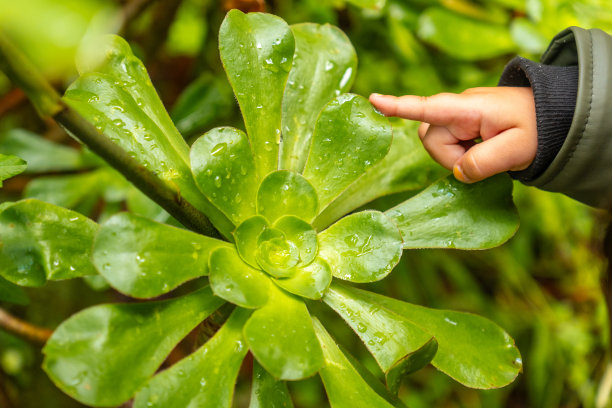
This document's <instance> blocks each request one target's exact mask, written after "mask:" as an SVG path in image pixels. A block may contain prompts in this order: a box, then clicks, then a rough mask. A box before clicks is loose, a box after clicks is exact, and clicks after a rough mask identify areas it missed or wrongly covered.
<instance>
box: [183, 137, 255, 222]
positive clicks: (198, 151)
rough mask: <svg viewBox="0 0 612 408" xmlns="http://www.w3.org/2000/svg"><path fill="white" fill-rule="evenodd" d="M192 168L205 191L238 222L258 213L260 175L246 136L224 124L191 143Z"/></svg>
mask: <svg viewBox="0 0 612 408" xmlns="http://www.w3.org/2000/svg"><path fill="white" fill-rule="evenodd" d="M191 171H192V172H193V177H194V178H195V180H196V183H197V184H198V187H199V188H200V191H201V192H202V194H204V195H205V196H206V198H208V200H210V202H211V203H213V204H214V205H215V206H216V207H217V208H218V209H219V210H220V211H222V212H223V213H224V214H225V215H226V216H227V217H228V218H229V219H230V220H232V222H233V223H234V224H235V225H238V224H240V222H241V221H243V220H244V219H245V218H248V217H249V216H251V215H254V214H255V195H256V193H257V175H256V174H255V161H254V160H253V153H252V152H251V146H250V144H249V140H248V139H247V136H246V135H245V134H244V132H242V131H241V130H238V129H234V128H229V127H221V128H215V129H213V130H211V131H209V132H207V133H205V134H204V135H203V136H201V137H200V138H199V139H198V140H196V142H195V143H194V144H193V146H191Z"/></svg>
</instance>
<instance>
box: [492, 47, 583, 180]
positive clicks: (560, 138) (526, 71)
mask: <svg viewBox="0 0 612 408" xmlns="http://www.w3.org/2000/svg"><path fill="white" fill-rule="evenodd" d="M499 86H531V89H532V90H533V96H534V99H535V108H536V121H537V128H538V150H537V153H536V157H535V159H534V160H533V162H532V163H531V165H530V166H529V167H527V168H526V169H525V170H521V171H511V172H509V173H510V176H512V178H514V179H517V180H520V181H531V180H534V179H536V178H537V177H538V176H539V175H540V174H542V173H543V172H544V170H546V168H548V166H549V165H550V163H552V161H553V159H554V158H555V156H556V155H557V153H559V150H560V149H561V146H562V145H563V142H565V137H566V136H567V134H568V132H569V129H570V126H571V124H572V118H573V116H574V110H575V109H576V94H577V92H578V67H577V66H568V67H562V66H553V65H543V64H538V63H536V62H533V61H530V60H528V59H525V58H522V57H516V58H514V59H513V60H512V61H510V62H509V63H508V65H506V68H505V69H504V72H503V74H502V76H501V79H500V80H499Z"/></svg>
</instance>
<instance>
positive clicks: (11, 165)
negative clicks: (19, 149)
mask: <svg viewBox="0 0 612 408" xmlns="http://www.w3.org/2000/svg"><path fill="white" fill-rule="evenodd" d="M26 167H28V165H27V164H26V162H25V161H24V160H22V159H20V158H19V157H17V156H12V155H5V154H0V187H2V182H3V181H4V180H6V179H9V178H11V177H14V176H16V175H18V174H19V173H23V172H24V170H25V169H26Z"/></svg>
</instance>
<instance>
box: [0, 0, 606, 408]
mask: <svg viewBox="0 0 612 408" xmlns="http://www.w3.org/2000/svg"><path fill="white" fill-rule="evenodd" d="M136 3H139V2H137V1H134V0H129V1H128V0H126V1H124V0H115V1H105V0H21V1H17V2H11V1H2V2H0V27H1V29H2V31H4V32H5V33H6V34H7V35H9V36H10V37H11V38H12V39H13V40H14V41H15V42H17V43H18V44H19V45H20V47H21V48H22V49H23V50H24V51H26V53H27V54H28V56H29V57H30V58H32V60H33V61H34V62H35V64H36V65H37V66H38V67H39V68H40V69H41V70H43V71H44V72H45V74H46V75H47V76H48V78H49V79H51V80H53V81H54V83H55V84H57V85H58V87H60V88H61V87H63V86H65V84H67V83H68V82H70V81H71V80H72V79H73V77H74V75H75V69H74V62H73V61H74V54H75V52H76V50H77V48H78V45H79V43H80V41H81V40H82V38H83V37H84V36H86V35H88V34H95V33H98V32H118V31H119V32H121V33H122V34H123V35H125V36H126V37H127V38H128V40H130V42H131V43H132V45H133V47H134V49H136V50H138V51H139V52H140V54H141V55H140V57H141V58H143V59H144V60H145V61H146V63H147V68H148V69H149V72H150V73H151V75H152V77H153V82H154V83H155V85H156V87H157V88H158V89H159V92H160V94H161V97H162V99H163V100H164V102H165V103H166V106H167V107H168V108H169V109H170V110H171V112H172V114H173V118H174V119H175V120H176V121H177V124H178V126H179V129H180V130H181V132H182V133H183V135H184V136H185V137H186V138H187V139H188V140H191V138H194V137H196V136H198V135H199V134H201V133H203V132H204V131H206V130H208V129H210V128H211V127H213V126H215V125H216V124H217V123H226V124H227V123H228V121H229V122H230V123H231V124H233V125H235V126H238V127H240V126H242V125H241V123H240V116H239V114H238V110H237V106H236V103H235V101H234V99H233V97H232V94H231V92H229V87H228V84H227V80H226V78H225V76H224V73H223V71H222V69H221V65H220V61H219V57H218V51H217V38H216V35H217V34H216V33H217V32H218V29H219V24H220V22H221V20H222V18H223V16H224V14H225V10H224V9H223V7H222V3H226V2H225V1H217V0H183V1H177V0H172V1H168V0H158V1H151V2H147V1H144V2H142V3H143V7H142V8H141V9H137V12H135V13H132V14H130V13H128V12H127V11H129V10H130V5H132V6H133V5H135V4H136ZM170 3H172V4H170ZM227 3H229V2H227ZM169 4H170V6H172V5H175V6H176V7H170V6H169ZM267 10H268V11H269V12H273V13H275V14H278V15H280V16H281V17H283V18H284V19H285V20H286V21H288V22H289V23H298V22H304V21H314V22H318V23H325V22H328V23H331V24H335V25H338V26H340V27H341V28H342V29H343V30H344V31H345V32H346V33H347V35H348V36H349V38H350V39H351V41H352V43H353V44H354V45H355V47H356V49H357V55H358V57H359V69H358V71H357V72H358V76H357V79H356V82H355V85H354V88H353V89H354V90H355V92H357V93H360V94H363V95H368V94H369V93H371V92H380V93H390V94H397V95H399V94H407V93H410V94H422V95H430V94H433V93H437V92H442V91H445V92H446V91H451V92H461V91H462V90H464V89H466V88H469V87H476V86H494V85H495V84H496V83H497V80H498V78H499V75H500V73H501V71H502V69H503V66H504V65H505V63H506V62H507V61H508V60H509V59H510V58H511V57H512V56H513V55H516V54H520V55H523V56H526V57H530V58H532V59H537V58H538V56H539V54H541V53H542V52H543V51H544V50H545V48H546V46H547V45H548V42H549V41H550V39H551V38H552V37H553V36H554V35H555V34H556V33H557V32H559V31H560V30H562V29H564V28H566V27H568V26H571V25H578V26H581V27H585V28H591V27H598V28H602V29H604V30H607V31H608V32H612V4H611V3H609V2H606V1H603V0H489V1H486V0H387V1H386V2H385V1H384V0H367V1H366V0H351V1H348V0H347V1H343V0H276V1H272V0H269V1H267ZM132 11H133V10H132ZM126 16H127V17H126ZM154 33H161V34H154ZM160 35H161V38H160V37H159V36H160ZM16 128H20V129H25V130H23V131H18V132H29V133H27V136H24V137H19V138H18V137H16V136H15V130H12V129H16ZM0 132H4V133H2V135H0V153H3V154H17V153H16V149H17V150H18V149H21V153H20V154H18V155H20V156H21V157H24V158H26V160H27V154H31V155H35V154H39V155H40V154H43V155H44V154H47V155H48V157H49V158H51V157H55V158H56V159H57V157H58V155H60V156H61V155H64V156H63V157H65V159H62V160H61V163H59V164H58V163H57V160H48V161H47V162H48V166H47V167H44V166H43V168H40V167H39V168H37V167H34V168H32V167H30V168H29V171H30V172H29V173H26V174H24V175H20V176H18V177H16V178H15V179H11V180H8V181H7V182H5V186H4V187H5V188H3V189H2V190H1V191H0V201H7V200H15V199H18V198H20V197H22V196H23V195H24V194H25V195H35V196H37V197H41V196H40V194H43V193H41V191H54V192H55V193H56V194H55V195H53V196H49V197H48V200H50V201H53V200H64V201H63V205H68V204H67V203H68V201H70V199H73V201H74V204H73V205H71V206H72V207H73V208H75V209H76V210H77V211H81V212H83V213H84V214H87V215H90V216H92V217H94V218H96V219H100V218H104V217H106V216H108V215H110V214H112V213H114V212H117V211H119V210H121V209H124V208H125V207H126V206H128V207H129V208H131V209H138V211H139V213H141V214H148V216H150V217H152V218H155V217H158V218H156V219H157V220H163V219H164V217H165V218H167V215H164V214H162V213H160V212H159V209H158V208H157V207H156V206H155V205H154V204H152V203H150V202H149V201H147V200H146V199H144V198H143V197H141V196H139V195H138V194H137V193H134V192H130V191H128V190H126V187H125V183H124V182H123V180H122V179H121V178H120V177H119V176H118V175H116V174H114V175H113V174H111V172H110V171H109V170H108V169H107V168H106V167H105V166H102V165H101V164H100V163H99V162H98V161H97V160H96V159H95V158H92V157H91V155H90V154H89V153H86V152H80V151H79V150H78V149H79V148H78V147H76V145H75V144H74V142H73V141H72V140H71V139H70V138H69V137H68V136H67V135H65V133H63V132H62V131H61V130H59V129H58V128H57V127H55V126H54V125H52V124H50V123H46V122H42V121H40V120H39V119H37V118H36V116H35V114H34V112H33V110H32V109H31V107H29V105H28V104H27V102H25V101H24V99H23V97H20V96H19V94H18V92H17V93H16V92H15V91H13V90H12V88H11V86H10V84H8V82H7V80H6V78H5V77H4V76H3V75H1V74H0ZM37 135H38V136H37ZM37 138H38V139H37ZM37 140H38V142H37ZM47 141H53V142H59V143H60V144H61V145H63V146H60V147H58V146H57V145H54V147H53V148H51V147H49V143H46V142H47ZM18 142H19V143H18ZM24 149H25V150H26V151H27V152H28V153H26V154H23V152H24ZM45 149H51V150H45ZM57 149H61V152H60V150H57ZM66 149H70V150H66ZM41 152H42V153H41ZM32 157H35V156H32ZM54 161H55V162H56V165H55V166H53V163H54ZM32 162H33V163H35V162H34V161H33V160H32ZM36 163H37V164H38V166H40V162H39V161H36ZM100 174H104V176H100ZM58 179H59V180H63V181H59V182H58V181H55V183H64V184H63V185H66V186H67V185H68V184H70V182H71V181H70V180H77V181H73V182H74V183H76V184H77V185H78V187H77V188H72V189H71V188H69V187H66V189H65V190H64V189H62V190H61V191H60V189H59V188H58V187H57V184H56V185H55V187H54V188H50V187H48V186H49V184H48V183H49V180H58ZM46 183H47V184H46ZM41 186H42V187H41ZM45 187H47V189H46V190H45ZM515 187H516V188H515V201H516V203H517V206H518V208H519V212H520V215H521V219H522V224H521V227H520V229H519V231H518V233H517V235H516V236H515V237H514V238H513V239H512V240H511V241H510V242H509V243H507V244H506V245H504V246H502V247H500V248H496V249H492V250H486V251H478V252H474V251H472V252H460V251H451V250H420V251H410V252H407V253H406V255H405V256H404V259H403V260H402V263H401V264H400V266H398V268H397V269H396V271H395V272H394V273H392V274H391V275H390V276H389V278H388V279H386V280H384V281H381V282H378V283H376V284H371V285H368V288H369V289H371V290H374V291H377V292H380V293H385V294H387V295H390V296H393V297H397V298H400V299H403V300H406V301H409V302H413V303H418V304H423V305H426V306H431V307H439V308H450V309H456V310H463V311H470V312H474V313H477V314H480V315H483V316H485V317H488V318H490V319H492V320H493V321H495V322H496V323H498V324H499V325H500V326H502V327H503V328H504V329H506V330H507V331H508V332H509V333H510V334H511V335H512V336H513V337H514V338H515V339H516V341H517V344H518V347H519V349H520V350H521V351H522V354H523V363H524V367H525V372H524V374H523V375H522V376H520V377H519V379H518V380H517V381H516V382H515V383H513V384H512V385H511V386H509V387H506V388H504V389H500V390H493V391H476V390H470V389H466V388H464V387H461V386H458V385H457V384H456V383H454V382H452V381H450V380H449V379H448V378H447V377H446V376H444V375H441V374H440V373H438V372H437V371H436V370H435V369H433V368H431V367H430V368H428V369H426V370H424V371H421V372H419V374H418V375H417V376H414V378H413V379H411V380H410V381H408V382H407V383H406V384H404V385H403V387H402V389H401V392H400V396H402V398H403V399H404V401H405V402H406V403H407V405H408V406H410V407H412V408H420V407H445V408H446V407H448V408H451V407H452V408H454V407H469V408H472V407H475V408H477V407H487V408H495V407H542V408H555V407H567V408H571V407H594V406H596V402H595V401H596V399H597V393H598V390H599V388H600V380H601V377H602V375H603V372H604V370H605V368H606V367H605V366H606V349H607V345H608V341H609V339H608V335H607V333H608V323H607V315H606V309H605V305H604V302H603V299H602V295H601V292H600V288H599V285H600V283H599V282H600V276H601V274H602V273H603V270H604V267H605V260H604V259H603V257H602V256H601V255H600V252H599V246H600V240H601V236H602V227H603V224H604V216H603V215H602V214H600V213H597V212H595V211H594V210H592V209H590V208H588V207H586V206H584V205H581V204H579V203H576V202H575V201H572V200H571V199H569V198H566V197H563V196H560V195H556V194H550V193H546V192H542V191H538V190H535V189H533V188H527V187H524V186H522V185H520V184H517V185H516V186H515ZM55 190H57V191H55ZM94 190H95V192H96V194H93V195H92V194H90V193H89V192H90V191H91V192H93V191H94ZM62 191H63V193H62V194H63V195H62V194H57V193H61V192H62ZM35 192H38V193H36V194H35ZM85 192H87V194H85ZM77 193H78V194H77ZM75 194H77V195H78V197H77V196H75ZM69 206H70V205H69ZM386 208H388V206H386ZM160 217H161V218H160ZM88 283H89V285H87V284H85V283H82V282H80V281H74V282H70V283H69V284H67V283H51V284H49V285H47V286H45V287H44V288H41V289H35V290H27V291H26V292H27V295H28V297H29V299H30V304H29V305H28V306H19V305H11V304H2V305H1V306H2V307H5V308H7V309H9V310H10V311H11V312H12V313H14V314H15V315H17V316H19V317H21V318H23V319H25V320H27V321H29V322H31V323H33V324H37V325H40V326H43V327H49V328H53V327H55V326H56V325H57V324H59V322H61V321H62V320H64V319H65V318H66V317H67V316H69V315H71V314H72V313H74V312H76V311H78V310H81V309H82V308H84V307H86V306H88V305H92V304H99V303H102V302H104V301H119V300H124V299H123V298H122V297H121V296H120V295H118V294H117V293H115V292H112V291H109V290H106V285H104V284H103V283H102V284H100V282H88ZM20 299H21V300H22V302H21V303H24V299H23V298H20ZM314 306H315V307H316V305H314ZM321 313H322V314H323V316H322V318H323V320H325V317H326V316H325V315H324V312H323V310H322V311H321ZM327 317H328V318H329V319H330V320H329V321H333V320H332V319H334V316H331V315H330V316H327ZM335 321H336V322H337V324H336V325H335V326H334V327H333V329H334V330H331V334H332V335H333V336H334V337H335V338H336V339H337V340H338V341H339V342H340V343H342V344H343V345H344V346H345V347H346V348H347V349H348V350H349V351H350V352H351V353H352V354H353V355H355V356H356V357H357V358H359V360H360V361H365V362H366V364H365V365H366V366H367V368H369V369H371V370H372V371H373V372H374V373H376V370H377V366H376V363H375V362H374V361H373V359H372V358H371V357H368V356H369V354H368V353H367V351H366V349H365V347H364V346H363V345H362V344H360V343H359V340H357V339H356V337H354V336H353V335H352V332H351V330H350V328H349V327H348V326H346V325H344V324H340V323H339V322H338V320H337V319H336V320H335ZM327 327H330V325H329V324H328V325H327ZM192 341H193V339H192ZM181 347H183V348H185V349H186V350H190V347H192V344H191V343H189V342H186V343H185V344H182V346H181ZM175 354H176V355H175V356H174V357H172V358H174V359H177V358H180V356H181V350H180V348H179V349H178V350H176V353H175ZM368 358H369V359H368ZM40 360H41V357H40V350H39V349H38V348H37V347H36V346H33V345H30V344H28V343H26V342H24V341H23V340H21V339H18V338H16V337H14V336H13V335H10V334H8V333H5V332H1V331H0V406H3V407H4V406H7V407H24V408H29V407H41V402H40V401H44V404H45V405H44V407H45V408H47V407H73V406H74V407H77V406H79V405H78V404H77V403H75V402H74V401H71V400H70V399H68V398H67V397H65V396H63V395H62V394H61V393H60V392H59V391H58V390H56V389H55V388H53V386H52V385H51V384H50V382H49V380H48V379H47V378H46V376H45V375H44V374H43V373H42V371H41V370H40ZM174 361H176V360H174ZM246 366H249V364H245V367H243V370H248V369H247V368H246ZM378 374H379V375H380V373H378ZM247 378H250V373H246V372H245V373H242V374H241V376H239V385H238V387H237V395H236V398H235V405H236V406H238V407H243V406H247V405H248V400H249V393H250V390H249V385H248V384H247V383H246V381H242V380H246V379H247ZM290 389H291V392H292V395H293V397H294V403H295V405H296V407H304V408H309V407H313V408H314V407H324V406H325V404H326V402H325V401H326V398H325V396H324V390H323V388H322V385H321V383H320V380H318V379H316V378H314V379H311V380H308V381H304V382H300V383H295V384H293V383H292V384H290Z"/></svg>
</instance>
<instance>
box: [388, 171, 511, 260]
mask: <svg viewBox="0 0 612 408" xmlns="http://www.w3.org/2000/svg"><path fill="white" fill-rule="evenodd" d="M385 215H387V217H389V218H390V219H391V220H392V221H393V222H394V223H395V224H396V225H397V226H398V228H399V230H400V233H401V234H402V239H403V241H404V244H403V245H404V249H408V248H459V249H484V248H491V247H494V246H497V245H500V244H502V243H504V242H505V241H507V240H508V239H509V238H510V237H511V236H512V235H513V234H514V233H515V232H516V229H517V228H518V223H519V220H518V215H517V213H516V209H515V207H514V204H513V202H512V181H511V180H510V177H508V176H507V175H505V174H500V175H498V176H495V177H491V178H489V179H487V180H484V181H481V182H479V183H474V184H465V183H461V182H460V181H457V180H455V179H454V178H453V177H452V176H449V177H447V178H444V179H442V180H440V181H438V182H437V183H435V184H432V185H431V186H430V187H428V188H427V189H426V190H424V191H423V192H421V193H420V194H418V195H416V196H414V197H412V198H411V199H409V200H407V201H405V202H403V203H401V204H399V205H398V206H396V207H394V208H392V209H390V210H387V211H386V212H385Z"/></svg>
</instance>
